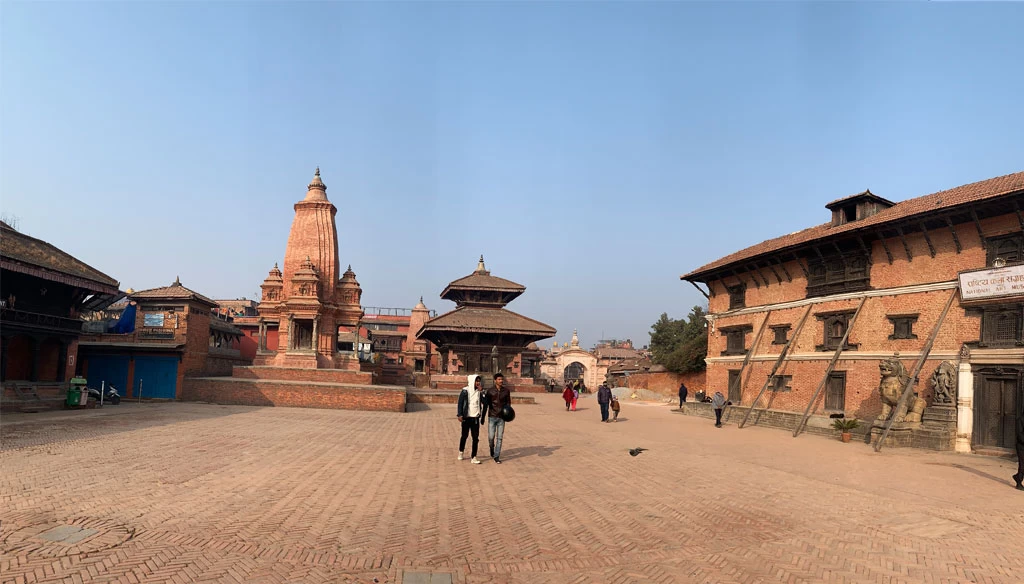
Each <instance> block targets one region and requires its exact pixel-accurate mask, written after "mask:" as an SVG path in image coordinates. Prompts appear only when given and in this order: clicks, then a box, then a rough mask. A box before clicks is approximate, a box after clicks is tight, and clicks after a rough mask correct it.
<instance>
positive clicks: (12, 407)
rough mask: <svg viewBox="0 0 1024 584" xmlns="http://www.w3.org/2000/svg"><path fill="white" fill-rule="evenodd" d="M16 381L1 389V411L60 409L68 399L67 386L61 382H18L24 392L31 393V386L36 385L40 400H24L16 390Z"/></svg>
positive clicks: (4, 385) (5, 384) (6, 384)
mask: <svg viewBox="0 0 1024 584" xmlns="http://www.w3.org/2000/svg"><path fill="white" fill-rule="evenodd" d="M14 385H15V383H14V382H10V383H4V384H3V388H2V391H0V411H4V412H38V411H42V410H59V409H61V408H63V407H64V401H65V400H66V399H67V395H68V391H67V386H65V385H64V384H60V383H47V382H22V383H17V386H18V387H19V388H20V389H21V391H22V393H24V394H27V393H29V391H28V389H29V387H35V389H36V395H38V396H39V400H38V401H37V400H34V399H27V400H23V399H21V398H19V397H18V394H17V392H15V391H14Z"/></svg>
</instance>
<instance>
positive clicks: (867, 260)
mask: <svg viewBox="0 0 1024 584" xmlns="http://www.w3.org/2000/svg"><path fill="white" fill-rule="evenodd" d="M807 272H808V273H807V297H808V298H811V297H814V296H828V295H830V294H842V293H845V292H860V291H862V290H870V289H871V255H870V254H869V253H867V252H865V251H859V252H850V253H844V254H842V255H838V254H832V255H827V256H821V257H817V258H811V259H809V260H808V261H807Z"/></svg>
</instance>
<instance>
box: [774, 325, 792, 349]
mask: <svg viewBox="0 0 1024 584" xmlns="http://www.w3.org/2000/svg"><path fill="white" fill-rule="evenodd" d="M791 328H792V326H790V325H788V324H777V325H774V326H772V327H771V329H772V332H773V333H775V338H773V339H772V344H773V345H785V344H786V343H787V342H788V341H789V331H790V329H791Z"/></svg>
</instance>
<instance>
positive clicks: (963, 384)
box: [956, 361, 974, 453]
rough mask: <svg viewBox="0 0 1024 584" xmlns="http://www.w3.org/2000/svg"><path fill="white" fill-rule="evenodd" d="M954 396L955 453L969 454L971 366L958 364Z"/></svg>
mask: <svg viewBox="0 0 1024 584" xmlns="http://www.w3.org/2000/svg"><path fill="white" fill-rule="evenodd" d="M957 377H958V379H957V396H956V413H957V415H956V451H957V452H966V453H970V452H971V436H972V435H973V434H974V374H973V373H971V364H970V363H968V362H967V361H961V362H960V370H959V372H958V376H957Z"/></svg>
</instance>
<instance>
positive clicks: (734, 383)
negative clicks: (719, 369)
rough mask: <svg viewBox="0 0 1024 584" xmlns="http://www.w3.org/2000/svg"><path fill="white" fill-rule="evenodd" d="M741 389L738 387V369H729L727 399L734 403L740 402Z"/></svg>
mask: <svg viewBox="0 0 1024 584" xmlns="http://www.w3.org/2000/svg"><path fill="white" fill-rule="evenodd" d="M742 393H743V392H742V391H741V389H740V370H739V369H730V370H729V401H731V402H732V403H734V404H738V403H740V400H741V399H742Z"/></svg>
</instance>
